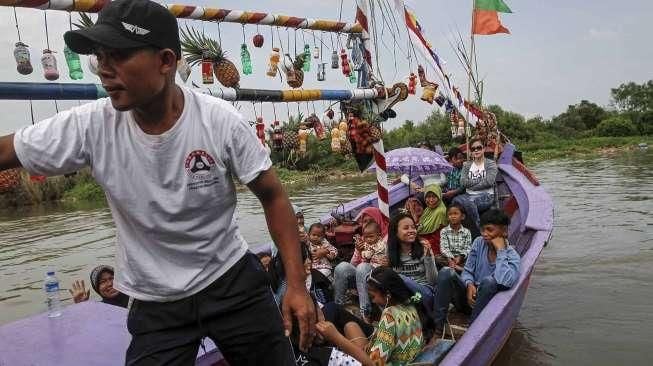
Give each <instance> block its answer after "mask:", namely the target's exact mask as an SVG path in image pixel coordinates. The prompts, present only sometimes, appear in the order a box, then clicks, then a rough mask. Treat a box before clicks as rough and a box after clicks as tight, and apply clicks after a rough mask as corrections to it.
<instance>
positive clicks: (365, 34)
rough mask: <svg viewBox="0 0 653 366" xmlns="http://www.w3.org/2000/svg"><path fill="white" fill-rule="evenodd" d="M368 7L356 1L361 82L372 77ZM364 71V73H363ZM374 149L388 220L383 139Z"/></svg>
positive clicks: (379, 190)
mask: <svg viewBox="0 0 653 366" xmlns="http://www.w3.org/2000/svg"><path fill="white" fill-rule="evenodd" d="M369 14H370V12H369V7H368V3H367V0H356V22H357V23H358V24H360V26H361V27H362V31H361V38H362V41H363V42H362V43H363V60H364V61H365V67H364V68H363V70H365V71H366V72H368V73H369V75H368V77H366V78H361V79H363V80H371V77H369V76H371V75H372V51H371V44H370V29H369V22H368V19H369ZM365 71H364V72H365ZM372 146H373V147H374V161H375V162H376V166H377V169H376V192H377V196H378V206H379V210H380V211H381V212H382V213H383V215H384V216H385V217H386V218H387V219H388V220H389V219H390V204H389V201H390V198H389V194H388V173H387V167H386V161H385V150H384V148H383V139H379V141H377V142H375V143H374V144H373V145H372Z"/></svg>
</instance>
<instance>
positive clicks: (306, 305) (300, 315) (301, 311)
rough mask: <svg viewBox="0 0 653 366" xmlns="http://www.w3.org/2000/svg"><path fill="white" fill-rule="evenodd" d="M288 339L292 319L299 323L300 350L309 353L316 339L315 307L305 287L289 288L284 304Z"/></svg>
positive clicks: (284, 319)
mask: <svg viewBox="0 0 653 366" xmlns="http://www.w3.org/2000/svg"><path fill="white" fill-rule="evenodd" d="M282 313H283V326H284V328H285V329H286V337H289V336H290V334H291V333H292V319H293V317H294V318H297V320H298V322H299V349H300V350H302V351H303V352H307V351H308V349H309V348H310V347H311V345H312V344H313V339H314V338H315V306H314V303H313V300H312V299H311V297H310V296H309V295H308V292H307V291H306V288H305V287H299V288H294V287H288V289H287V290H286V294H285V295H284V297H283V304H282Z"/></svg>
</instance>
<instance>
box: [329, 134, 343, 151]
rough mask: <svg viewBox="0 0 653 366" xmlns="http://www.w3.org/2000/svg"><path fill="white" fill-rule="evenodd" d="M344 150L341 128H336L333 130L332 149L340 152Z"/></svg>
mask: <svg viewBox="0 0 653 366" xmlns="http://www.w3.org/2000/svg"><path fill="white" fill-rule="evenodd" d="M341 150H342V148H341V146H340V130H339V129H337V128H334V129H333V130H331V151H333V152H334V153H339V152H340V151H341Z"/></svg>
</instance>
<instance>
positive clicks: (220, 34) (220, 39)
mask: <svg viewBox="0 0 653 366" xmlns="http://www.w3.org/2000/svg"><path fill="white" fill-rule="evenodd" d="M202 24H204V22H202ZM217 24H218V42H220V48H222V32H221V31H220V22H219V21H218V22H217Z"/></svg>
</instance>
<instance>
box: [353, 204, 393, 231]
mask: <svg viewBox="0 0 653 366" xmlns="http://www.w3.org/2000/svg"><path fill="white" fill-rule="evenodd" d="M363 215H367V216H369V217H371V218H372V219H373V220H374V221H375V222H376V223H377V224H378V225H379V227H381V237H386V236H387V235H388V220H387V219H386V218H385V217H384V216H383V213H381V210H379V209H378V208H376V207H367V208H364V209H363V210H362V211H361V212H360V213H359V214H358V216H356V221H359V220H360V219H361V218H362V217H363Z"/></svg>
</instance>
